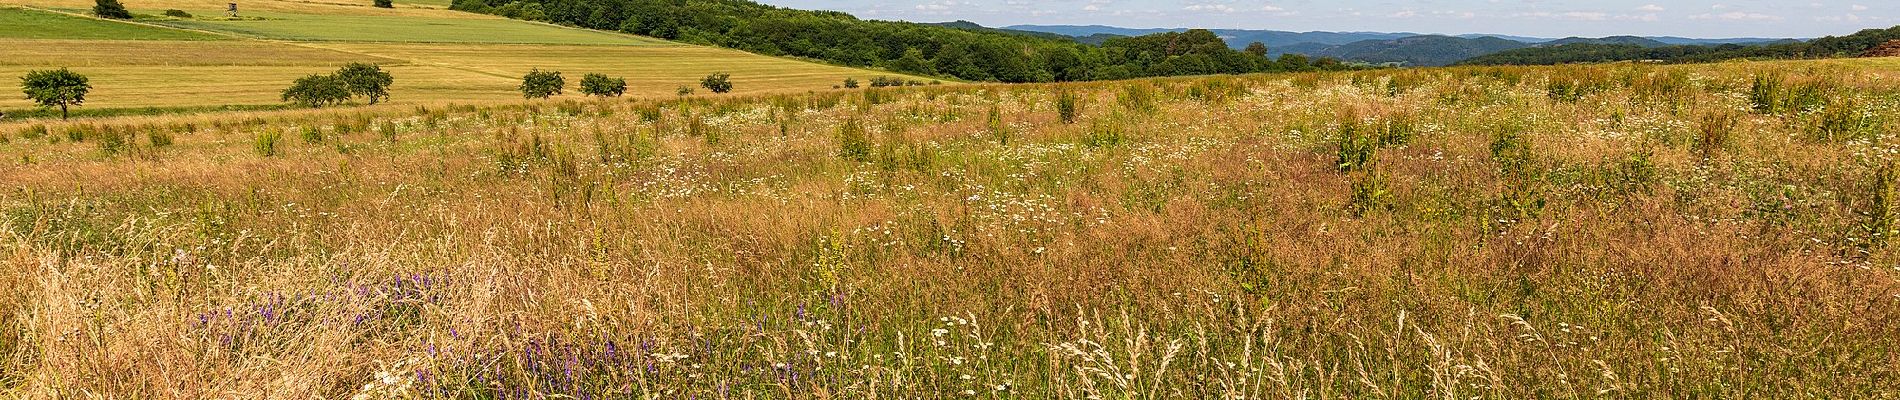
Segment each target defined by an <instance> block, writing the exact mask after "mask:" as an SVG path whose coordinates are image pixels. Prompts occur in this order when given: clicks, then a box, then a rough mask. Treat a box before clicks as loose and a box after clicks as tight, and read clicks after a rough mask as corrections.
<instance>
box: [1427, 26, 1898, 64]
mask: <svg viewBox="0 0 1900 400" xmlns="http://www.w3.org/2000/svg"><path fill="white" fill-rule="evenodd" d="M1889 40H1900V26H1896V27H1893V28H1886V29H1866V30H1862V31H1860V32H1856V33H1854V34H1852V35H1847V36H1828V37H1822V38H1818V39H1814V40H1809V41H1805V42H1800V41H1789V42H1782V43H1772V44H1764V45H1739V44H1725V45H1715V46H1705V45H1682V46H1661V47H1646V46H1640V45H1635V44H1606V43H1572V44H1565V45H1560V46H1547V47H1530V48H1522V49H1516V50H1508V51H1503V52H1499V53H1494V54H1489V55H1484V56H1479V57H1474V58H1471V59H1467V60H1465V61H1462V62H1460V64H1465V65H1552V64H1572V63H1593V62H1610V61H1640V60H1650V61H1661V62H1672V63H1692V62H1713V61H1722V60H1732V59H1740V58H1747V59H1806V58H1828V57H1854V56H1858V55H1860V54H1861V53H1862V52H1865V51H1867V50H1868V49H1871V48H1873V47H1874V46H1879V45H1880V44H1881V43H1886V42H1887V41H1889Z"/></svg>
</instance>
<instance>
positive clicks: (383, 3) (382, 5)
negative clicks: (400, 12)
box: [376, 0, 396, 8]
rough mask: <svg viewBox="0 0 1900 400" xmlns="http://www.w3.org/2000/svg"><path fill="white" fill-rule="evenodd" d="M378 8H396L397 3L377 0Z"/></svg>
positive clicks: (388, 0)
mask: <svg viewBox="0 0 1900 400" xmlns="http://www.w3.org/2000/svg"><path fill="white" fill-rule="evenodd" d="M376 8H396V4H395V2H392V1H390V0H376Z"/></svg>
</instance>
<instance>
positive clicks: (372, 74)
mask: <svg viewBox="0 0 1900 400" xmlns="http://www.w3.org/2000/svg"><path fill="white" fill-rule="evenodd" d="M336 79H337V80H339V81H342V82H343V87H344V88H347V89H349V91H350V95H352V96H363V97H368V98H369V103H370V104H376V103H377V102H380V101H383V100H389V85H390V84H391V83H395V81H396V78H395V77H392V76H390V75H389V73H388V72H383V67H381V66H378V65H376V64H364V63H350V64H349V65H344V66H343V68H342V69H338V70H336Z"/></svg>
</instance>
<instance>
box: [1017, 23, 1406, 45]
mask: <svg viewBox="0 0 1900 400" xmlns="http://www.w3.org/2000/svg"><path fill="white" fill-rule="evenodd" d="M1003 29H1010V30H1018V31H1031V32H1047V33H1054V34H1060V35H1067V36H1073V37H1089V36H1095V35H1115V36H1141V35H1152V34H1156V33H1164V32H1183V31H1187V28H1122V27H1114V26H1103V25H1011V26H1006V27H1003ZM1209 31H1211V32H1214V35H1216V36H1220V38H1221V39H1222V40H1225V41H1227V45H1228V47H1233V48H1236V49H1240V48H1245V47H1247V44H1248V43H1253V42H1260V43H1263V44H1266V45H1267V47H1268V48H1273V47H1275V46H1288V45H1295V44H1301V43H1319V44H1331V45H1339V44H1347V43H1352V42H1358V41H1363V40H1392V39H1398V38H1404V37H1411V36H1418V34H1416V33H1403V32H1401V33H1388V32H1291V31H1274V30H1250V29H1209Z"/></svg>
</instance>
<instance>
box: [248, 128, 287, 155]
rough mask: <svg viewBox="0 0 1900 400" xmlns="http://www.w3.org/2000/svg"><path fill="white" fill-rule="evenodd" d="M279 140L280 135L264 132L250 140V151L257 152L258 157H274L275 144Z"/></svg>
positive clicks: (269, 131) (275, 153)
mask: <svg viewBox="0 0 1900 400" xmlns="http://www.w3.org/2000/svg"><path fill="white" fill-rule="evenodd" d="M281 139H282V135H280V134H278V133H277V131H272V130H266V131H264V132H262V133H258V134H257V136H256V137H253V138H251V150H252V151H255V152H257V155H259V156H264V157H276V156H277V142H278V141H279V140H281Z"/></svg>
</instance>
